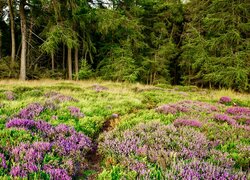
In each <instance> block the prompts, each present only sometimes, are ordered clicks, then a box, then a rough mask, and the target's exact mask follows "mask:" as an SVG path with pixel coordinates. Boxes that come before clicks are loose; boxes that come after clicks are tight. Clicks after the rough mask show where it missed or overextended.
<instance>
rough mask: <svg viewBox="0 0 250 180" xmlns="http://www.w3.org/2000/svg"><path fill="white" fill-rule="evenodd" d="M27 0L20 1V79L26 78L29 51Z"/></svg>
mask: <svg viewBox="0 0 250 180" xmlns="http://www.w3.org/2000/svg"><path fill="white" fill-rule="evenodd" d="M24 6H25V0H21V1H20V6H19V10H20V18H21V34H22V50H21V66H20V80H23V81H24V80H25V78H26V51H27V44H26V32H27V29H26V17H25V11H24Z"/></svg>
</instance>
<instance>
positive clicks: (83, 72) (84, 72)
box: [78, 59, 94, 80]
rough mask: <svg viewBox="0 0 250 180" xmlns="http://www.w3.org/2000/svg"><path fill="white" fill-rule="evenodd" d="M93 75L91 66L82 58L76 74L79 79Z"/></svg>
mask: <svg viewBox="0 0 250 180" xmlns="http://www.w3.org/2000/svg"><path fill="white" fill-rule="evenodd" d="M93 75H94V73H93V70H92V69H91V66H90V65H89V64H88V63H87V61H86V60H85V59H82V60H81V66H80V70H79V74H78V76H79V79H80V80H83V79H89V78H91V77H93Z"/></svg>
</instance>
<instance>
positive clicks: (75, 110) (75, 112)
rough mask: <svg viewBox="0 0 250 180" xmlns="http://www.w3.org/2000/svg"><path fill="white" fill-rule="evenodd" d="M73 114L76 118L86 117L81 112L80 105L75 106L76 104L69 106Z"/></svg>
mask: <svg viewBox="0 0 250 180" xmlns="http://www.w3.org/2000/svg"><path fill="white" fill-rule="evenodd" d="M68 109H69V111H70V114H71V116H73V117H75V118H82V117H84V114H83V113H81V111H80V109H79V108H78V107H74V106H70V107H68Z"/></svg>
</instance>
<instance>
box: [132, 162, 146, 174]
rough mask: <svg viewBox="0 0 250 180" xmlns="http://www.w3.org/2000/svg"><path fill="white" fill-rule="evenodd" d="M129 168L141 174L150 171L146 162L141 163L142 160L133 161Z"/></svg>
mask: <svg viewBox="0 0 250 180" xmlns="http://www.w3.org/2000/svg"><path fill="white" fill-rule="evenodd" d="M129 168H130V169H131V170H134V171H135V172H137V173H138V174H140V175H146V174H148V173H149V169H148V168H147V166H146V164H145V163H141V162H135V163H131V165H130V167H129Z"/></svg>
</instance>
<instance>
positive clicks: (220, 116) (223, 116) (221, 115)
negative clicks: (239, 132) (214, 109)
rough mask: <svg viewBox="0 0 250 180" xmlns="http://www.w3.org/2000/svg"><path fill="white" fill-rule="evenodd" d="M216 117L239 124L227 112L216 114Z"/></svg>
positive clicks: (219, 119) (229, 122)
mask: <svg viewBox="0 0 250 180" xmlns="http://www.w3.org/2000/svg"><path fill="white" fill-rule="evenodd" d="M214 119H216V120H218V121H225V122H227V123H228V124H231V125H235V124H237V123H236V121H235V120H234V119H233V118H231V117H230V116H228V115H226V114H216V115H215V116H214Z"/></svg>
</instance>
